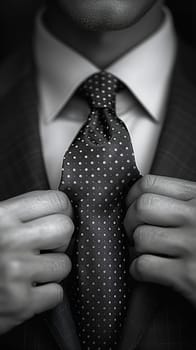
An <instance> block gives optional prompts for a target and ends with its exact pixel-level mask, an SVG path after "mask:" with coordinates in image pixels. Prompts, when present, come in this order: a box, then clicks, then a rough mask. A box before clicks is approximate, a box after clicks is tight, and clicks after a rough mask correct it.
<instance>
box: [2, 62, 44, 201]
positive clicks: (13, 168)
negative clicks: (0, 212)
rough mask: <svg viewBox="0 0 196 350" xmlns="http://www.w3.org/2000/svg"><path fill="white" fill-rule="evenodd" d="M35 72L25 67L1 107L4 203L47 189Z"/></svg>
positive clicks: (28, 65) (27, 65)
mask: <svg viewBox="0 0 196 350" xmlns="http://www.w3.org/2000/svg"><path fill="white" fill-rule="evenodd" d="M33 73H34V71H33V68H32V65H31V64H26V66H25V67H24V68H23V74H22V76H21V77H20V80H19V81H18V82H17V84H16V85H15V86H13V87H12V89H11V90H10V91H9V92H8V93H7V94H6V96H5V97H4V98H3V99H2V101H1V103H0V118H1V130H0V162H1V178H0V197H1V200H2V199H5V198H8V197H13V196H16V195H19V194H21V193H24V192H29V191H32V190H41V189H48V180H47V176H46V172H45V168H44V163H43V159H42V152H41V144H40V137H39V127H38V115H37V114H38V113H37V95H36V89H35V84H34V79H33Z"/></svg>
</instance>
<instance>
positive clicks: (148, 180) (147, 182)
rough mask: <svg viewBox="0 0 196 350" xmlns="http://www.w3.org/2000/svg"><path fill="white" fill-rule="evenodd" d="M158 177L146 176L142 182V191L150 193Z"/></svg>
mask: <svg viewBox="0 0 196 350" xmlns="http://www.w3.org/2000/svg"><path fill="white" fill-rule="evenodd" d="M155 181H156V176H154V175H149V174H148V175H144V176H143V177H142V178H141V180H140V189H141V190H142V192H148V191H149V190H151V189H152V188H153V186H154V185H155Z"/></svg>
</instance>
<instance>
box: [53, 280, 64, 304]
mask: <svg viewBox="0 0 196 350" xmlns="http://www.w3.org/2000/svg"><path fill="white" fill-rule="evenodd" d="M54 293H55V299H56V302H57V304H59V303H60V302H61V301H62V300H63V295H64V293H63V288H62V287H61V286H60V285H59V284H56V285H55V288H54Z"/></svg>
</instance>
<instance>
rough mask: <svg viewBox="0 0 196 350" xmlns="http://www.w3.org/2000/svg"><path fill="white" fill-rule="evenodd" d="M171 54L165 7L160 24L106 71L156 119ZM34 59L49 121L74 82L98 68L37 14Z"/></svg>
mask: <svg viewBox="0 0 196 350" xmlns="http://www.w3.org/2000/svg"><path fill="white" fill-rule="evenodd" d="M175 54H176V37H175V31H174V27H173V22H172V18H171V15H170V13H169V11H168V10H166V9H165V19H164V21H163V23H162V25H161V26H160V28H159V29H158V30H157V31H156V32H155V33H154V34H153V35H151V36H150V37H149V38H148V39H147V40H145V41H144V42H142V43H141V44H140V45H138V46H136V47H135V48H134V49H132V50H130V51H129V52H128V53H127V54H125V55H124V56H122V57H121V58H120V59H118V60H117V61H116V62H114V63H113V64H112V65H110V66H109V67H108V68H107V71H109V72H110V73H112V74H114V75H115V76H116V77H118V78H119V79H120V80H121V81H123V82H124V84H125V85H126V86H127V87H128V89H130V91H132V93H133V94H134V95H135V96H136V98H137V99H138V101H139V102H140V103H141V104H142V105H143V106H144V108H145V109H146V110H147V111H148V112H149V114H150V115H151V116H152V117H153V118H154V119H156V120H160V119H161V117H162V114H163V111H164V105H165V104H166V99H167V92H168V86H169V82H170V76H171V72H172V68H173V65H174V60H175ZM35 59H36V65H37V71H38V90H39V98H40V104H39V113H40V116H41V117H42V118H43V120H44V121H45V122H50V121H52V120H53V119H54V118H55V117H56V116H57V114H58V113H59V112H60V110H61V109H62V107H63V106H64V105H65V104H66V103H67V102H68V100H69V99H70V97H71V96H72V94H73V93H74V92H75V90H76V89H77V88H78V86H79V85H80V84H81V83H82V82H83V81H84V80H85V79H86V78H87V77H89V76H90V75H91V74H94V73H96V72H98V71H99V68H98V67H96V66H95V65H94V64H93V63H91V62H90V61H88V60H87V59H86V58H85V57H83V56H82V55H80V54H79V53H78V52H76V51H74V50H73V49H71V48H70V47H68V46H66V45H65V44H63V43H62V42H60V41H59V40H57V39H56V38H55V37H54V36H52V35H51V34H50V33H49V32H48V31H47V30H46V28H45V27H44V25H43V23H42V21H41V14H39V15H38V17H37V21H36V31H35Z"/></svg>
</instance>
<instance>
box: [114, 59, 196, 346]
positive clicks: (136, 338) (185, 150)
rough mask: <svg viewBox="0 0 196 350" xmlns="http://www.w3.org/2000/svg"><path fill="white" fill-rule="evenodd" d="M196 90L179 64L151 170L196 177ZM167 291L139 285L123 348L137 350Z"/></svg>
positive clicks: (125, 331)
mask: <svg viewBox="0 0 196 350" xmlns="http://www.w3.org/2000/svg"><path fill="white" fill-rule="evenodd" d="M195 96H196V89H195V87H194V86H193V85H192V84H191V82H190V81H189V80H187V79H186V77H185V75H184V74H183V69H182V66H181V62H180V61H179V58H178V61H177V63H176V67H175V70H174V74H173V81H172V84H171V93H170V98H169V103H168V111H167V114H166V115H167V116H166V120H165V123H164V127H163V130H162V133H161V137H160V140H159V144H158V148H157V152H156V155H155V158H154V162H153V165H152V169H151V173H152V174H157V175H163V176H169V177H177V178H182V179H186V180H190V181H195V180H196V99H195ZM166 292H167V290H166V289H165V288H164V287H161V286H154V285H151V284H146V283H144V284H142V283H138V284H136V287H135V288H134V291H133V293H132V296H131V298H130V305H129V309H128V317H127V321H126V324H125V327H124V333H123V337H122V343H121V345H120V347H119V349H120V350H134V349H136V347H137V346H138V344H139V343H140V342H141V340H142V338H143V336H144V335H145V332H146V331H147V329H148V327H149V325H150V324H151V320H152V319H153V317H154V316H155V315H156V311H158V309H159V308H160V306H161V304H163V301H164V300H165V297H166V294H165V293H166Z"/></svg>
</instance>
